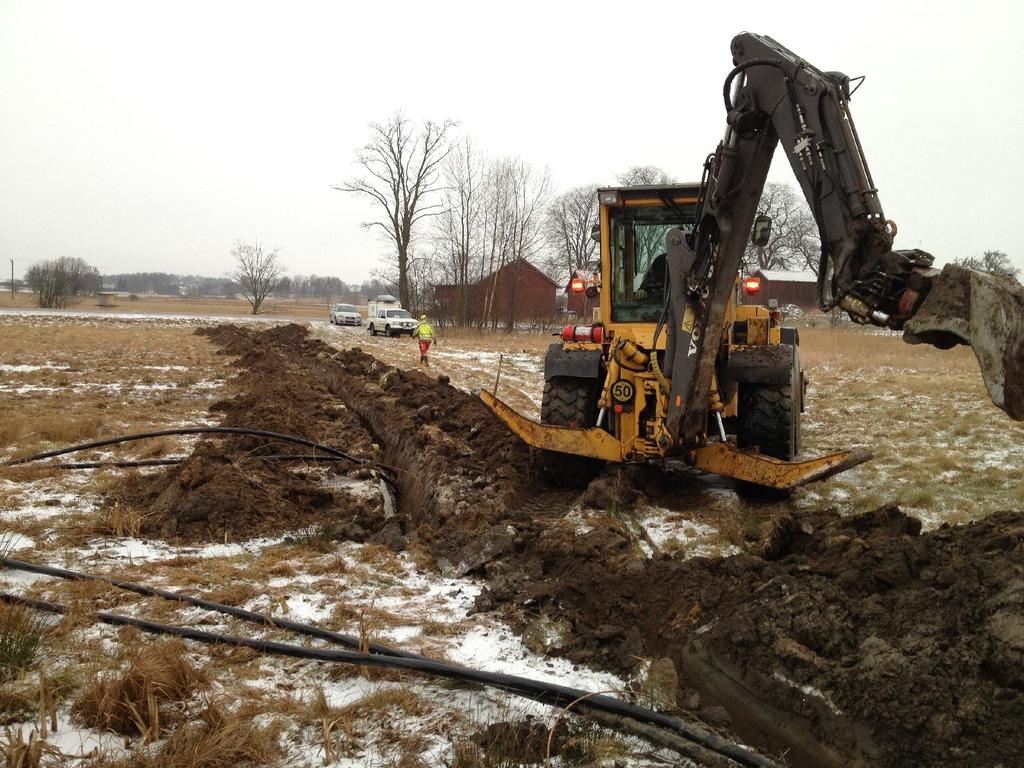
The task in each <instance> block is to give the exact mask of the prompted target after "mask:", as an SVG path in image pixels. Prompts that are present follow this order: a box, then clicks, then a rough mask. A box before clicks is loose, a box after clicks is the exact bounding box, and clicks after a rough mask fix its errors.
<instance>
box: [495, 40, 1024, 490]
mask: <svg viewBox="0 0 1024 768" xmlns="http://www.w3.org/2000/svg"><path fill="white" fill-rule="evenodd" d="M732 56H733V64H734V67H733V69H732V70H731V71H730V72H729V74H728V76H727V77H726V80H725V85H724V88H723V99H724V102H725V111H726V124H727V128H726V132H725V137H724V139H723V140H722V142H721V143H720V144H719V145H718V147H717V149H716V150H715V152H714V153H712V154H711V155H710V156H709V157H708V158H707V160H706V161H705V164H704V171H703V177H702V179H701V181H700V182H699V183H694V184H665V185H657V186H642V187H618V188H606V189H601V190H599V191H598V203H599V214H600V219H599V238H600V254H601V262H600V270H599V271H597V272H596V273H595V274H594V275H593V277H592V278H590V279H589V280H585V279H582V278H580V279H574V280H573V282H572V285H571V290H574V291H585V292H586V293H587V294H588V296H590V297H591V298H593V299H598V305H597V306H596V307H595V308H594V312H593V318H592V320H590V321H588V322H587V323H586V324H578V325H571V326H567V327H566V328H565V329H564V330H563V331H562V334H561V340H560V341H559V342H558V343H556V344H553V345H552V346H551V348H550V349H549V351H548V353H547V355H546V357H545V360H544V379H545V383H544V396H543V400H542V405H541V421H540V422H539V423H538V422H536V421H533V420H531V419H528V418H526V417H524V416H523V415H521V414H519V413H517V412H516V411H514V410H513V409H512V408H510V407H509V406H508V405H507V404H505V403H504V402H502V401H501V400H499V399H497V397H495V396H494V395H493V394H492V393H489V392H486V391H483V392H481V393H480V396H481V398H482V399H483V400H484V402H485V403H486V404H487V405H488V406H489V407H490V408H491V409H492V410H493V411H494V413H495V414H496V415H497V416H498V417H499V418H500V419H501V420H502V421H503V422H505V424H507V425H508V426H509V427H510V428H511V429H512V430H513V431H514V432H515V433H516V434H518V435H519V436H520V437H521V438H522V439H523V440H524V441H525V442H526V443H528V444H529V445H531V446H534V447H536V448H539V449H541V450H542V452H543V454H542V455H543V456H544V457H545V465H546V468H547V469H548V470H549V471H550V472H551V473H552V474H554V475H556V476H561V477H563V478H564V479H566V480H569V481H572V480H575V479H576V478H577V477H578V476H579V475H580V474H583V475H586V474H588V473H589V472H590V471H591V470H592V469H593V466H594V464H595V463H597V462H602V461H603V462H645V461H651V460H659V459H663V458H667V457H678V458H681V459H683V460H684V461H686V462H688V463H689V464H691V465H692V466H694V467H696V468H698V469H701V470H705V471H708V472H713V473H716V474H719V475H724V476H727V477H731V478H735V479H736V480H738V481H740V482H741V486H742V487H752V488H770V489H776V490H781V491H786V490H788V489H791V488H794V487H796V486H798V485H802V484H804V483H808V482H811V481H814V480H820V479H823V478H825V477H829V476H831V475H834V474H836V473H837V472H841V471H843V470H845V469H847V468H849V467H852V466H855V465H856V464H858V463H861V462H863V461H865V460H866V459H868V458H870V454H869V453H868V452H867V451H865V450H855V451H846V452H841V453H834V454H830V455H825V456H817V457H810V458H803V457H799V456H798V454H799V453H800V448H801V446H800V414H801V412H802V411H803V398H804V392H805V380H804V376H803V371H802V369H801V367H800V354H799V336H798V333H797V331H796V329H792V328H784V327H782V326H781V322H780V313H779V312H778V311H777V310H776V309H775V308H765V307H762V306H756V305H747V304H742V303H741V302H740V300H739V299H740V294H741V292H742V291H747V292H753V291H755V290H756V289H757V286H756V284H755V282H754V281H753V280H752V279H744V280H740V278H739V267H740V263H741V259H742V256H743V252H744V249H745V248H746V245H747V242H748V240H749V241H751V242H753V243H754V244H756V245H757V244H760V245H763V244H764V243H765V242H767V239H768V237H769V233H770V228H771V221H770V219H768V218H767V217H765V216H763V215H758V213H757V208H758V203H759V200H760V196H761V192H762V190H763V188H764V184H765V178H766V176H767V173H768V167H769V165H770V163H771V159H772V156H773V154H774V152H775V148H776V146H777V145H779V144H780V143H781V145H782V146H783V148H784V149H785V153H786V156H787V157H788V159H789V162H790V165H791V167H792V169H793V171H794V173H795V174H796V177H797V179H798V181H799V183H800V187H801V190H802V191H803V193H804V196H805V197H806V199H807V201H808V203H809V205H810V209H811V212H812V213H813V215H814V218H815V221H816V223H817V226H818V230H819V234H820V236H821V244H822V247H821V258H820V263H819V265H818V267H819V268H818V285H817V296H818V303H819V306H820V308H821V309H822V310H824V311H828V310H831V309H834V308H838V309H840V310H843V311H845V312H846V313H848V314H849V316H850V317H851V318H852V319H853V320H854V321H855V322H857V323H863V324H873V325H877V326H881V327H885V328H889V329H892V330H899V331H903V334H904V339H905V340H906V341H908V342H910V343H929V344H933V345H935V346H937V347H940V348H949V347H952V346H954V345H956V344H968V345H970V346H971V347H972V348H973V350H974V352H975V355H976V357H977V358H978V361H979V364H980V367H981V373H982V377H983V379H984V381H985V385H986V387H987V389H988V392H989V395H990V396H991V398H992V401H993V403H994V404H995V405H996V406H998V407H999V408H1001V409H1002V410H1004V411H1005V412H1006V413H1007V414H1008V415H1009V416H1010V417H1011V418H1014V419H1017V420H1021V419H1024V289H1022V287H1021V285H1020V284H1019V283H1017V282H1016V281H1015V280H1013V279H1012V278H1001V277H997V276H993V275H988V274H984V273H980V272H976V271H973V270H969V269H966V268H963V267H958V266H955V265H951V266H947V267H945V268H944V269H943V270H942V271H941V272H940V271H939V270H937V269H934V268H933V267H932V263H933V259H932V256H931V255H930V254H928V253H926V252H924V251H920V250H893V238H894V236H895V234H896V225H895V224H894V223H893V222H892V221H891V220H889V219H887V218H886V217H885V215H884V213H883V211H882V206H881V203H880V201H879V198H878V191H877V189H876V188H875V185H874V183H873V181H872V179H871V173H870V171H869V170H868V165H867V161H866V159H865V157H864V152H863V149H862V147H861V144H860V140H859V138H858V135H857V130H856V128H855V126H854V123H853V118H852V116H851V114H850V108H849V102H850V96H851V88H850V78H849V77H847V76H846V75H844V74H842V73H840V72H823V71H821V70H818V69H816V68H815V67H813V66H811V65H810V64H808V63H807V62H806V61H804V60H803V59H801V58H799V57H798V56H796V55H795V54H793V53H792V52H791V51H789V50H788V49H786V48H784V47H783V46H782V45H780V44H779V43H777V42H775V41H774V40H772V39H771V38H768V37H763V36H760V35H756V34H751V33H743V34H740V35H738V36H737V37H736V38H734V39H733V41H732Z"/></svg>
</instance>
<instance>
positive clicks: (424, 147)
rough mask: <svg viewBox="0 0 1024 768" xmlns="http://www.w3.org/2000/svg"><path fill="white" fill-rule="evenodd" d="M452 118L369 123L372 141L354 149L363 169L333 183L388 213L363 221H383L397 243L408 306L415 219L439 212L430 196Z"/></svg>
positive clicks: (402, 288)
mask: <svg viewBox="0 0 1024 768" xmlns="http://www.w3.org/2000/svg"><path fill="white" fill-rule="evenodd" d="M453 126H454V123H452V122H450V121H445V122H444V123H434V122H432V121H430V120H426V121H424V122H423V124H422V125H421V126H419V128H417V127H415V126H414V125H413V124H412V122H410V121H409V120H407V119H406V118H405V117H404V116H403V115H402V114H401V113H400V112H396V113H395V114H394V115H392V116H391V117H390V118H389V119H388V120H387V122H384V123H370V134H371V135H370V141H369V143H368V144H366V146H364V147H363V148H362V149H360V150H359V151H358V152H357V153H356V162H357V163H358V164H359V165H361V166H362V168H363V171H364V175H363V176H360V177H357V178H352V179H349V180H348V181H346V182H345V183H344V184H339V185H336V186H335V187H334V189H337V190H339V191H341V192H354V193H356V194H360V195H365V196H366V197H369V198H370V199H371V200H372V201H373V202H374V203H375V204H376V205H377V206H378V207H379V208H380V209H381V210H382V212H383V213H384V216H383V217H382V218H380V219H377V220H374V221H367V222H363V226H364V227H366V228H367V229H372V228H374V227H379V228H380V229H381V230H382V231H383V232H384V233H385V235H386V236H387V238H388V239H389V240H390V241H392V242H393V243H394V245H395V266H396V267H397V271H398V297H399V299H401V301H402V306H405V307H408V306H410V299H411V293H410V290H409V245H410V243H411V242H412V239H413V233H414V229H415V227H416V224H417V223H418V222H420V221H421V220H422V219H424V218H425V217H427V216H433V215H436V214H437V213H438V212H439V211H440V206H439V205H436V204H432V205H428V204H427V203H426V199H427V198H428V197H429V196H430V195H431V193H433V192H436V191H437V189H438V176H439V172H440V167H441V163H442V162H443V161H444V159H445V157H447V155H448V152H449V142H448V133H449V131H450V129H451V128H452V127H453Z"/></svg>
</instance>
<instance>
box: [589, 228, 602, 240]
mask: <svg viewBox="0 0 1024 768" xmlns="http://www.w3.org/2000/svg"><path fill="white" fill-rule="evenodd" d="M590 239H591V240H593V241H594V242H595V243H600V242H601V225H600V224H595V225H594V226H593V227H591V228H590Z"/></svg>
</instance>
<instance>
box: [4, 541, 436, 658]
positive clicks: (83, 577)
mask: <svg viewBox="0 0 1024 768" xmlns="http://www.w3.org/2000/svg"><path fill="white" fill-rule="evenodd" d="M0 565H2V566H6V567H7V568H13V569H14V570H16V571H25V572H26V573H36V574H39V575H41V576H55V577H57V578H58V579H66V580H68V581H98V582H101V583H103V584H109V585H110V586H112V587H115V588H117V589H123V590H125V591H127V592H134V593H135V594H137V595H142V596H143V597H161V598H163V599H164V600H175V601H177V602H180V603H187V604H189V605H194V606H195V607H196V608H202V609H204V610H207V611H216V612H217V613H223V614H226V615H228V616H234V617H235V618H236V619H242V620H244V621H249V622H252V623H253V624H260V625H263V626H271V627H276V628H278V629H285V630H288V631H289V632H295V633H298V634H300V635H306V636H308V637H315V638H317V639H318V640H327V641H328V642H331V643H337V644H338V645H343V646H345V647H347V648H359V647H360V644H359V638H356V637H352V636H351V635H343V634H341V633H340V632H332V631H331V630H329V629H323V628H321V627H316V626H313V625H311V624H303V623H301V622H298V621H291V620H289V619H278V618H275V617H273V616H267V615H265V614H262V613H256V612H255V611H248V610H246V609H245V608H239V607H237V606H234V605H225V604H224V603H217V602H214V601H213V600H205V599H203V598H201V597H193V596H192V595H186V594H185V593H183V592H173V591H171V590H169V589H161V588H160V587H150V586H148V585H146V584H136V583H134V582H131V581H124V580H122V579H115V578H113V577H111V576H97V575H95V574H90V573H82V572H81V571H72V570H70V569H68V568H58V567H56V566H52V565H40V564H38V563H28V562H25V561H23V560H15V559H14V558H13V557H0ZM369 650H370V652H371V653H379V654H382V655H384V656H401V657H404V658H409V659H422V658H425V657H424V656H420V655H419V654H416V653H411V652H409V651H403V650H400V649H398V648H391V647H389V646H386V645H380V644H378V643H370V645H369Z"/></svg>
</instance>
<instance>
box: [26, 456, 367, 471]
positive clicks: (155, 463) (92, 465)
mask: <svg viewBox="0 0 1024 768" xmlns="http://www.w3.org/2000/svg"><path fill="white" fill-rule="evenodd" d="M246 458H247V459H259V460H260V461H348V460H349V459H348V457H346V456H313V455H310V454H299V453H296V454H291V453H272V454H269V455H267V456H259V455H253V456H247V457H246ZM187 460H188V456H169V457H167V458H166V459H133V460H130V461H129V460H125V461H67V462H53V463H52V464H46V465H44V466H46V467H47V468H48V469H107V468H111V469H125V468H127V467H168V466H173V465H175V464H181V463H183V462H185V461H187Z"/></svg>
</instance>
